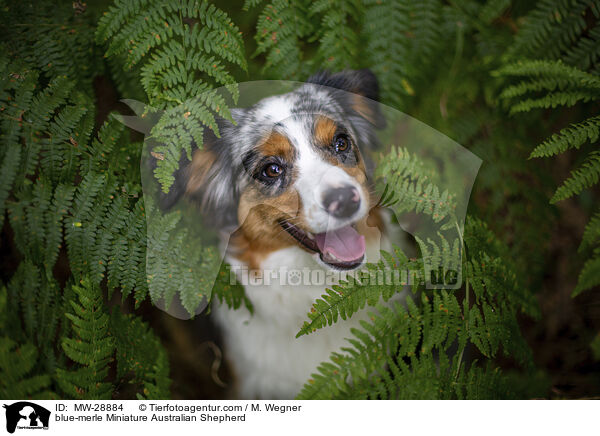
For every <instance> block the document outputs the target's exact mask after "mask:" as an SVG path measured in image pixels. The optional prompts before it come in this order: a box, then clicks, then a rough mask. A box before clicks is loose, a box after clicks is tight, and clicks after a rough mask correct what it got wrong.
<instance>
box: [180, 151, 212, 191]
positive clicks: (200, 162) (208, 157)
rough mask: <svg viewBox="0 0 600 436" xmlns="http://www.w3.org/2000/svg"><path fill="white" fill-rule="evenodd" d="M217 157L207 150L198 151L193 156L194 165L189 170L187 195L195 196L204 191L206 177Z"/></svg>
mask: <svg viewBox="0 0 600 436" xmlns="http://www.w3.org/2000/svg"><path fill="white" fill-rule="evenodd" d="M216 159H217V156H216V155H215V154H214V153H213V152H210V151H207V150H196V151H195V152H194V154H193V156H192V163H191V164H190V166H189V169H188V181H187V184H186V187H185V192H186V194H194V193H196V192H198V191H200V189H202V187H203V185H204V183H205V182H206V176H207V175H208V172H209V170H210V168H211V167H212V166H213V164H214V163H215V160H216Z"/></svg>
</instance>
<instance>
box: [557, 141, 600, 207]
mask: <svg viewBox="0 0 600 436" xmlns="http://www.w3.org/2000/svg"><path fill="white" fill-rule="evenodd" d="M598 180H600V152H598V151H592V152H591V153H590V154H589V155H588V156H587V158H586V160H585V162H584V163H583V164H582V165H581V167H580V168H579V169H577V170H573V171H572V172H571V176H570V177H569V178H568V179H567V180H565V181H564V182H563V184H562V185H561V186H560V187H559V188H558V189H557V190H556V192H555V193H554V195H553V196H552V198H551V199H550V203H556V202H559V201H562V200H564V199H566V198H569V197H572V196H574V195H577V194H580V193H581V191H583V190H584V189H587V188H589V187H591V186H594V185H596V184H597V183H598Z"/></svg>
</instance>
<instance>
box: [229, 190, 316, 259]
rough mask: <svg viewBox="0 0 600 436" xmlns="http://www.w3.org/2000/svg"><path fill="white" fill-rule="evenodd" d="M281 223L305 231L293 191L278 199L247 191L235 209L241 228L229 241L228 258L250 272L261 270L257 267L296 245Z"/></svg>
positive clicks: (300, 211) (297, 197)
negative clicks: (275, 252)
mask: <svg viewBox="0 0 600 436" xmlns="http://www.w3.org/2000/svg"><path fill="white" fill-rule="evenodd" d="M281 219H287V220H289V221H290V222H292V223H293V224H295V225H297V226H299V227H300V228H302V229H307V228H308V227H307V225H306V222H305V220H304V218H303V216H302V204H301V201H300V196H299V195H298V193H297V192H296V190H295V189H291V188H290V189H288V190H287V191H286V192H284V193H283V194H281V195H279V196H277V197H265V196H264V195H262V194H261V193H260V192H259V191H258V190H256V189H255V188H253V187H250V188H248V189H247V190H246V191H245V192H244V193H243V194H242V196H241V198H240V203H239V207H238V220H239V222H240V223H242V224H241V226H240V227H239V228H238V229H237V230H236V231H235V233H234V234H233V235H232V237H231V239H230V240H229V250H230V252H231V254H232V255H233V256H235V257H236V258H237V259H239V260H241V261H243V262H244V263H246V264H247V265H248V267H249V268H250V269H260V264H261V263H262V262H263V261H264V259H265V258H266V257H267V256H268V255H269V254H271V253H272V252H274V251H277V250H280V249H282V248H286V247H289V246H292V245H296V244H298V242H297V241H296V240H295V239H294V238H293V237H292V236H291V235H290V234H288V233H287V232H286V231H285V230H283V228H282V227H281V226H280V225H279V221H280V220H281Z"/></svg>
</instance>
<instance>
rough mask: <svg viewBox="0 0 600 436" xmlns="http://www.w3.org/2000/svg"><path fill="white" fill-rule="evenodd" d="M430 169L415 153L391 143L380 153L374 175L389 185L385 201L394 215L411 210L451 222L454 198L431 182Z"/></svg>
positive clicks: (435, 219) (435, 220)
mask: <svg viewBox="0 0 600 436" xmlns="http://www.w3.org/2000/svg"><path fill="white" fill-rule="evenodd" d="M430 172H431V170H427V169H426V168H424V165H423V163H422V162H421V160H420V159H419V158H418V157H417V156H415V155H412V154H411V153H409V152H408V151H407V150H406V149H403V148H400V147H392V149H391V150H390V152H389V154H387V155H386V156H383V157H382V159H381V161H380V164H379V165H378V167H377V170H376V173H375V175H376V177H378V178H381V179H382V180H383V182H384V183H385V184H387V185H389V186H390V189H389V191H388V195H387V197H386V199H385V201H386V205H388V206H389V207H390V208H391V209H392V210H393V211H394V212H395V213H396V214H397V215H400V214H402V213H405V212H409V211H414V212H416V213H422V214H425V215H428V216H430V217H431V218H432V219H433V221H434V222H436V223H440V222H442V221H443V220H447V222H450V221H452V217H453V214H454V209H455V207H456V205H455V204H454V198H453V196H452V195H451V194H450V193H449V192H448V191H447V190H445V191H443V192H440V189H439V188H438V187H437V186H435V185H434V184H433V183H431V177H430V175H429V174H430ZM442 227H443V226H442Z"/></svg>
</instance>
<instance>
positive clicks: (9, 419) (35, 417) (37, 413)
mask: <svg viewBox="0 0 600 436" xmlns="http://www.w3.org/2000/svg"><path fill="white" fill-rule="evenodd" d="M3 407H4V408H5V409H6V431H8V432H9V433H14V432H15V430H16V429H17V428H18V429H19V430H21V429H27V430H48V423H49V422H50V411H49V410H48V409H45V408H44V407H42V406H38V405H37V404H35V403H30V402H29V401H19V402H18V403H13V404H10V405H6V404H5V405H4V406H3Z"/></svg>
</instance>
